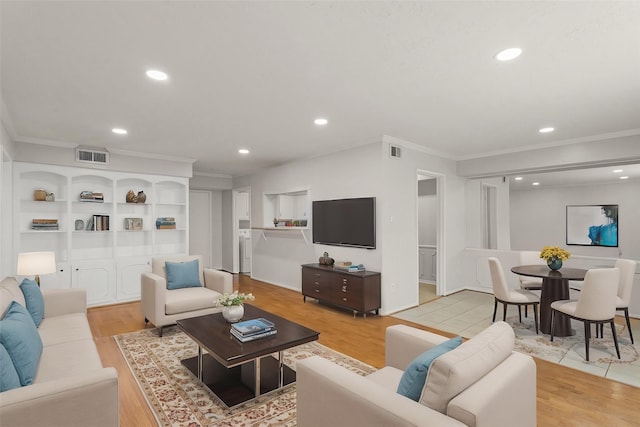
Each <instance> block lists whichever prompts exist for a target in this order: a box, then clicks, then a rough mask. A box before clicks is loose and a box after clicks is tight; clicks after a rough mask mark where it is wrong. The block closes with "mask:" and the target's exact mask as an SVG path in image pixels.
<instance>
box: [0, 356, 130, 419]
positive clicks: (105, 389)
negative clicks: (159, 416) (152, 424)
mask: <svg viewBox="0 0 640 427" xmlns="http://www.w3.org/2000/svg"><path fill="white" fill-rule="evenodd" d="M0 420H2V425H3V426H6V427H11V426H78V427H80V426H118V424H119V406H118V373H117V371H116V370H115V368H102V369H98V370H96V371H92V372H89V373H86V374H82V375H75V376H71V377H67V378H63V379H59V380H55V381H47V382H43V383H36V384H32V385H29V386H25V387H21V388H17V389H13V390H9V391H5V392H4V393H2V395H1V397H0Z"/></svg>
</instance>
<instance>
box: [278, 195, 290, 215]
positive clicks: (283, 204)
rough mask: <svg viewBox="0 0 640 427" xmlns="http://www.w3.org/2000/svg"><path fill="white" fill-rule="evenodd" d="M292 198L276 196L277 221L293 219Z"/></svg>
mask: <svg viewBox="0 0 640 427" xmlns="http://www.w3.org/2000/svg"><path fill="white" fill-rule="evenodd" d="M293 208H294V197H293V196H285V195H280V196H278V215H277V217H278V219H280V218H283V219H293Z"/></svg>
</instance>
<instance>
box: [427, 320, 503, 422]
mask: <svg viewBox="0 0 640 427" xmlns="http://www.w3.org/2000/svg"><path fill="white" fill-rule="evenodd" d="M514 341H515V335H514V333H513V329H511V326H509V325H508V324H507V323H505V322H496V323H494V324H493V325H491V326H489V327H488V328H487V329H485V330H484V331H482V332H480V333H479V334H478V335H476V336H474V337H473V338H471V339H470V340H469V341H466V342H465V343H464V344H462V345H460V347H458V348H456V349H454V350H451V351H450V352H448V353H445V354H443V355H442V356H440V357H438V358H437V359H435V360H434V361H433V363H432V364H431V367H430V368H429V372H428V373H427V380H426V382H425V385H424V389H423V390H422V396H421V397H420V403H422V404H423V405H426V406H428V407H429V408H431V409H435V410H436V411H439V412H442V413H443V414H446V411H447V405H448V404H449V401H450V400H451V399H453V398H454V397H455V396H457V395H458V394H459V393H460V392H462V391H463V390H465V389H467V388H468V387H469V386H471V385H472V384H473V383H475V382H476V381H478V380H479V379H480V378H482V377H483V376H484V375H486V374H487V373H488V372H490V371H491V370H492V369H494V368H495V367H496V366H498V365H499V364H500V363H502V361H504V360H505V359H506V358H507V357H509V356H510V355H511V353H512V351H513V343H514Z"/></svg>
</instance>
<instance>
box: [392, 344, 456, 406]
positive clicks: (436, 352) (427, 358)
mask: <svg viewBox="0 0 640 427" xmlns="http://www.w3.org/2000/svg"><path fill="white" fill-rule="evenodd" d="M461 343H462V337H455V338H451V339H450V340H448V341H445V342H443V343H442V344H439V345H437V346H435V347H433V348H432V349H430V350H427V351H425V352H424V353H422V354H421V355H420V356H418V357H416V358H415V359H413V362H411V363H410V364H409V366H408V367H407V369H405V371H404V374H402V378H401V379H400V384H398V393H400V394H401V395H403V396H406V397H408V398H409V399H412V400H415V401H416V402H417V401H419V400H420V394H421V393H422V389H423V388H424V382H425V381H426V380H427V372H428V371H429V366H431V363H432V362H433V361H434V360H436V358H437V357H439V356H442V355H443V354H445V353H446V352H448V351H451V350H453V349H454V348H456V347H458V346H459V345H460V344H461Z"/></svg>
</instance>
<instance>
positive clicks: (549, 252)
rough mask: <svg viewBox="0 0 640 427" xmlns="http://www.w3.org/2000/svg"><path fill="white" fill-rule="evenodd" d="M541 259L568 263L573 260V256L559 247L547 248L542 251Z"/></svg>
mask: <svg viewBox="0 0 640 427" xmlns="http://www.w3.org/2000/svg"><path fill="white" fill-rule="evenodd" d="M540 258H542V259H543V260H545V261H549V260H550V259H551V258H559V259H561V260H562V261H566V260H568V259H569V258H571V254H570V253H569V252H567V251H566V250H564V249H562V248H560V247H558V246H545V247H544V248H542V250H541V251H540Z"/></svg>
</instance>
